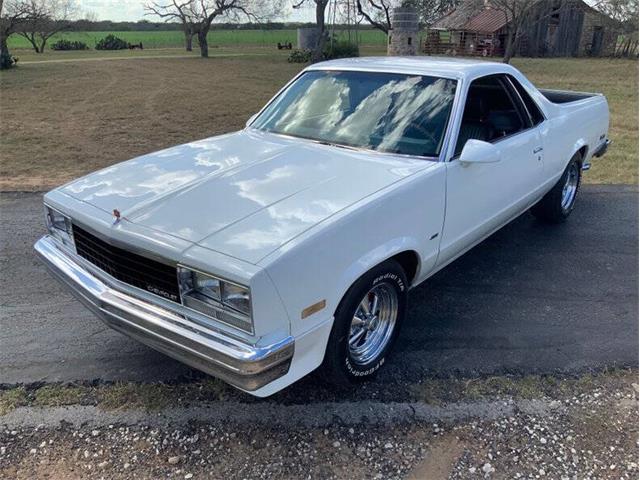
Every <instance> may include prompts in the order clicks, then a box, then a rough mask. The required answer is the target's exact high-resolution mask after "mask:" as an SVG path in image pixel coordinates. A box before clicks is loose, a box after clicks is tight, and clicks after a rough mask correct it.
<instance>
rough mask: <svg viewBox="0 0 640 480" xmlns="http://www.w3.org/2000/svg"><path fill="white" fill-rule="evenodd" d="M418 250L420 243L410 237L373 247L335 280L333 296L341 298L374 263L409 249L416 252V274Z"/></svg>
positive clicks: (419, 261) (418, 269) (395, 239)
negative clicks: (335, 289) (334, 293)
mask: <svg viewBox="0 0 640 480" xmlns="http://www.w3.org/2000/svg"><path fill="white" fill-rule="evenodd" d="M419 250H420V245H419V243H418V241H417V240H416V239H415V238H411V237H398V238H394V239H392V240H389V241H388V242H386V243H385V244H383V245H380V246H378V247H376V248H374V249H373V250H371V251H369V252H367V253H366V254H365V255H363V256H361V257H360V258H359V259H357V260H356V261H354V262H353V263H352V264H351V265H349V266H348V267H347V268H346V269H345V270H344V272H343V274H342V275H341V276H340V279H339V280H338V282H337V285H336V287H337V291H336V295H335V297H336V298H338V299H342V297H344V295H345V294H346V293H347V290H349V288H351V285H353V284H354V283H355V282H356V281H357V280H358V279H359V278H360V277H361V276H362V275H364V274H365V273H367V272H368V271H369V270H371V269H372V268H373V267H375V266H376V265H380V264H381V263H382V262H384V261H385V260H388V259H390V258H391V257H394V256H395V255H398V254H399V253H403V252H407V251H410V252H413V253H415V254H416V257H417V258H418V268H417V272H418V273H417V275H416V276H418V275H419V272H420V264H421V263H422V262H421V259H420V255H419V254H418V253H417V252H418V251H419ZM336 306H337V305H336Z"/></svg>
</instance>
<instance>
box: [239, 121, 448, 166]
mask: <svg viewBox="0 0 640 480" xmlns="http://www.w3.org/2000/svg"><path fill="white" fill-rule="evenodd" d="M245 129H251V130H252V131H254V132H258V133H261V134H263V135H276V136H278V137H283V138H288V139H290V140H302V141H304V142H309V143H315V144H316V145H323V146H325V147H332V148H341V149H343V150H352V151H354V152H361V153H375V154H377V155H386V156H392V157H402V158H413V159H416V160H429V161H432V162H439V161H440V155H436V156H429V155H411V154H410V153H394V152H385V151H383V150H373V149H371V148H365V147H354V146H352V145H345V144H342V143H332V142H327V141H325V140H317V139H315V138H310V137H303V136H298V135H291V134H288V133H280V132H272V131H271V130H262V129H260V128H255V127H252V126H247V127H246V128H245Z"/></svg>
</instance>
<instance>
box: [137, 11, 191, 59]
mask: <svg viewBox="0 0 640 480" xmlns="http://www.w3.org/2000/svg"><path fill="white" fill-rule="evenodd" d="M192 4H193V1H192V0H186V1H185V2H182V3H179V2H177V1H176V0H173V1H172V4H170V5H166V6H163V5H159V4H157V3H155V2H154V3H150V4H147V5H145V6H144V9H145V10H146V11H147V12H146V14H145V15H156V16H158V17H160V18H163V19H164V20H165V21H167V22H170V21H173V20H178V21H179V22H180V23H181V24H182V31H183V32H184V43H185V48H186V50H187V52H191V51H193V37H194V35H195V34H196V27H195V23H196V19H195V17H194V15H193V14H192V9H191V6H192Z"/></svg>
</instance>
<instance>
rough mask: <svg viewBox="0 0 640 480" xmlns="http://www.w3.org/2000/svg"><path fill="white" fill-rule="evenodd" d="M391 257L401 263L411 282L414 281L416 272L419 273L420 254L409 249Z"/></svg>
mask: <svg viewBox="0 0 640 480" xmlns="http://www.w3.org/2000/svg"><path fill="white" fill-rule="evenodd" d="M391 258H392V259H393V260H395V261H396V262H398V263H399V264H400V266H401V267H402V269H403V270H404V273H405V274H406V275H407V280H409V283H410V284H411V283H413V280H414V278H415V276H416V273H418V264H419V257H418V254H417V253H416V252H414V251H413V250H407V251H406V252H400V253H398V254H396V255H394V256H393V257H391Z"/></svg>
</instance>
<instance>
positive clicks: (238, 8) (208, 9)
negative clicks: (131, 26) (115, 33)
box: [147, 0, 279, 57]
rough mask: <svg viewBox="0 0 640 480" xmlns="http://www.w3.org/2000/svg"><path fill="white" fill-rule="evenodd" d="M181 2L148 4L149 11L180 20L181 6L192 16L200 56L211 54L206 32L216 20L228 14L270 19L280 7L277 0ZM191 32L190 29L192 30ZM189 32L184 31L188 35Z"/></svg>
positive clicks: (187, 0)
mask: <svg viewBox="0 0 640 480" xmlns="http://www.w3.org/2000/svg"><path fill="white" fill-rule="evenodd" d="M183 1H184V3H182V4H180V3H177V2H174V1H173V0H172V3H169V4H166V5H160V4H156V3H154V4H148V5H147V11H148V12H149V13H150V14H154V15H158V16H160V17H163V18H174V19H180V11H179V10H178V6H181V7H180V8H181V10H182V12H183V14H184V15H185V18H189V22H190V26H192V27H193V30H192V32H193V35H195V36H196V37H197V38H198V45H199V47H200V56H201V57H208V56H209V43H208V41H207V35H208V34H209V31H210V30H211V24H212V23H213V22H214V20H216V19H218V18H221V17H227V18H231V19H235V18H238V17H239V16H244V17H246V18H248V19H249V20H255V21H258V20H260V19H262V18H268V17H269V16H271V15H272V14H273V13H275V11H276V10H277V5H278V3H279V2H277V1H271V2H266V1H260V0H183ZM190 31H191V30H190ZM187 34H188V32H185V37H186V35H187Z"/></svg>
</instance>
